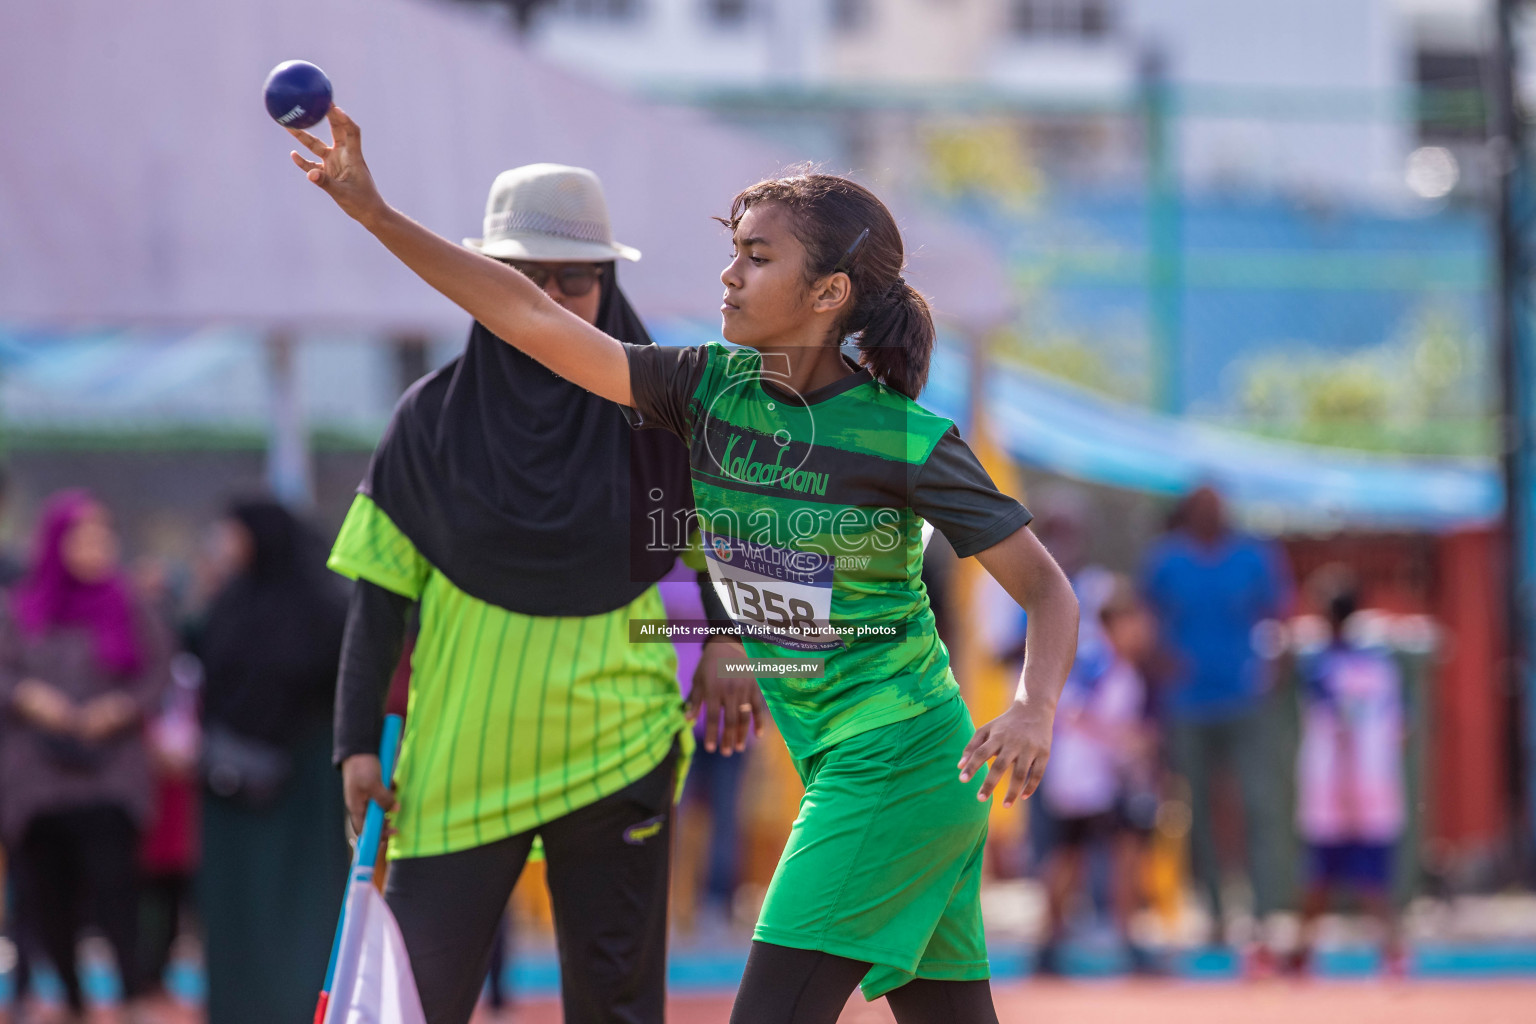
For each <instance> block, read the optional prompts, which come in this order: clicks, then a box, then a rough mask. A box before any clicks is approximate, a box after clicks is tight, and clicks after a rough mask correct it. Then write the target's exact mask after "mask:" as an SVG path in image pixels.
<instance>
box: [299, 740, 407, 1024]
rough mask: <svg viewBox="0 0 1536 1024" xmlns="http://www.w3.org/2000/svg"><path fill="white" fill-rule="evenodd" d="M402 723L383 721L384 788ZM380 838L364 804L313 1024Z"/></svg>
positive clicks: (317, 1023)
mask: <svg viewBox="0 0 1536 1024" xmlns="http://www.w3.org/2000/svg"><path fill="white" fill-rule="evenodd" d="M404 727H405V719H403V718H401V717H400V716H399V715H387V716H385V718H384V738H383V740H382V741H381V742H380V743H379V766H380V768H381V770H382V773H383V776H384V785H385V786H386V787H388V786H390V785H392V784H393V783H394V777H395V755H396V754H398V753H399V751H400V733H401V731H402V730H403V729H404ZM383 838H384V808H382V807H380V806H379V805H378V803H377V802H376V801H373V800H370V801H368V814H367V816H366V817H364V819H363V832H362V835H360V836H358V837H357V845H356V846H355V847H354V848H353V850H352V869H351V871H349V872H348V873H347V894H346V895H345V896H344V897H342V901H341V919H340V920H338V921H337V922H336V937H335V939H333V940H332V941H331V962H330V964H329V965H327V966H326V968H325V985H324V987H322V988H321V989H320V998H319V999H318V1000H317V1001H316V1003H315V1020H314V1024H323V1022H324V1020H325V1011H326V1009H327V1007H328V1006H329V1004H330V1001H331V985H332V983H333V982H335V980H336V963H337V960H338V959H339V957H340V954H341V939H342V935H343V934H344V933H345V932H346V927H347V910H348V909H349V908H348V905H349V904H350V903H351V896H352V886H353V884H354V883H356V882H372V881H373V867H374V864H375V862H376V861H377V860H378V859H379V844H380V843H381V842H382V840H383Z"/></svg>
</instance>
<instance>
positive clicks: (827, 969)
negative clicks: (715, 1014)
mask: <svg viewBox="0 0 1536 1024" xmlns="http://www.w3.org/2000/svg"><path fill="white" fill-rule="evenodd" d="M868 971H869V964H867V963H864V962H863V961H862V960H850V959H848V958H847V957H844V956H833V955H832V954H831V953H823V952H821V951H820V950H815V949H794V948H791V947H789V946H776V945H774V944H773V943H771V942H753V943H752V950H751V952H749V953H748V954H747V969H746V971H745V973H743V974H742V976H741V987H740V988H739V989H737V990H736V1003H735V1005H734V1006H732V1007H731V1024H836V1021H837V1018H838V1016H839V1015H840V1014H842V1012H843V1007H844V1006H846V1005H847V1004H848V997H849V996H851V995H852V994H853V990H854V987H855V986H856V985H858V983H859V979H861V978H863V977H864V975H865V974H866V973H868ZM934 1019H935V1020H940V1019H943V1018H934ZM993 1019H994V1020H996V1018H993ZM956 1024H961V1022H960V1021H959V1019H956Z"/></svg>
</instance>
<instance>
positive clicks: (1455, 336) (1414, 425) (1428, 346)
mask: <svg viewBox="0 0 1536 1024" xmlns="http://www.w3.org/2000/svg"><path fill="white" fill-rule="evenodd" d="M1482 348H1483V346H1482V343H1481V340H1480V339H1479V338H1478V337H1477V335H1476V334H1475V333H1474V332H1473V331H1472V330H1470V329H1469V328H1467V327H1466V326H1465V325H1464V324H1462V323H1460V322H1459V321H1458V320H1457V318H1456V317H1455V316H1454V315H1453V314H1452V313H1450V312H1448V311H1446V310H1444V309H1441V308H1437V307H1433V306H1430V307H1426V308H1423V309H1421V310H1420V311H1419V312H1418V313H1417V314H1416V315H1415V317H1414V318H1413V320H1412V322H1411V323H1410V324H1409V325H1408V327H1407V329H1406V330H1405V331H1404V332H1403V334H1402V335H1401V336H1400V337H1399V338H1397V339H1394V340H1393V341H1390V342H1387V343H1385V344H1383V345H1380V346H1378V347H1376V348H1373V349H1365V350H1362V351H1356V352H1352V353H1347V354H1339V353H1328V352H1321V351H1318V350H1316V349H1313V348H1310V347H1307V346H1303V345H1289V346H1282V348H1281V349H1279V350H1277V351H1274V352H1271V353H1268V354H1266V355H1263V356H1259V357H1256V358H1253V359H1249V360H1246V361H1244V362H1242V363H1239V364H1237V365H1236V366H1235V367H1234V368H1233V371H1234V375H1235V376H1236V377H1237V380H1236V381H1235V384H1236V386H1235V388H1234V389H1233V390H1234V391H1235V393H1236V395H1237V404H1238V406H1239V410H1238V413H1237V415H1236V416H1235V417H1233V418H1232V425H1233V426H1238V427H1241V428H1244V429H1249V430H1253V431H1255V432H1257V433H1262V434H1266V435H1270V436H1275V437H1287V438H1291V439H1294V440H1298V441H1306V442H1310V443H1314V444H1329V445H1337V446H1341V447H1349V448H1365V449H1372V450H1384V451H1401V452H1413V453H1419V454H1436V455H1486V454H1491V453H1492V451H1493V450H1494V440H1495V438H1494V423H1493V417H1492V412H1491V406H1490V395H1489V390H1488V386H1487V381H1488V377H1487V373H1486V360H1485V358H1484V357H1483V355H1482Z"/></svg>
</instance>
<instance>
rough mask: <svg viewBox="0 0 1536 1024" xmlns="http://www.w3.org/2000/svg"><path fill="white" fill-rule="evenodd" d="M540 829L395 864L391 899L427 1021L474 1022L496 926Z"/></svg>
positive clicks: (444, 1023) (386, 889) (386, 895)
mask: <svg viewBox="0 0 1536 1024" xmlns="http://www.w3.org/2000/svg"><path fill="white" fill-rule="evenodd" d="M533 837H534V833H533V832H524V833H522V834H521V835H515V836H509V837H508V838H506V839H502V840H500V841H498V842H494V843H487V844H485V845H484V846H476V847H474V848H473V849H469V850H461V851H459V852H457V853H445V854H442V855H440V856H436V857H408V858H403V859H401V860H397V861H394V862H393V863H392V864H390V866H389V880H388V882H387V883H386V884H385V887H384V898H385V899H386V900H387V901H388V903H389V909H390V911H391V912H392V913H393V914H394V915H395V920H396V921H397V922H398V923H399V925H400V934H401V937H402V938H404V939H405V948H406V952H408V953H409V954H410V957H411V972H412V973H413V974H414V975H415V977H416V990H417V991H418V992H419V993H420V994H421V1008H422V1010H423V1011H425V1013H426V1015H427V1024H467V1022H468V1020H469V1017H470V1014H472V1013H474V1011H475V1002H476V1000H478V999H479V998H480V988H481V985H482V984H484V982H485V972H486V971H487V970H488V969H489V967H490V960H491V944H492V943H493V941H494V940H495V936H496V925H497V923H498V922H499V921H500V920H501V915H502V912H503V911H504V910H505V909H506V906H507V900H508V899H510V898H511V896H512V886H513V885H515V884H516V883H517V876H518V875H519V874H521V873H522V870H523V864H524V863H526V862H527V860H528V851H529V850H530V849H532V847H533Z"/></svg>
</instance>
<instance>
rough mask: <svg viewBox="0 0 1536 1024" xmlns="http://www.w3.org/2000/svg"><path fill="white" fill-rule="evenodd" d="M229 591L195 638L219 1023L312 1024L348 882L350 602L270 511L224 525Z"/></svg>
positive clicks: (318, 559) (299, 527)
mask: <svg viewBox="0 0 1536 1024" xmlns="http://www.w3.org/2000/svg"><path fill="white" fill-rule="evenodd" d="M217 536H218V538H219V543H218V546H219V548H220V549H221V561H223V562H224V563H225V571H226V572H228V573H230V575H229V578H228V581H227V582H226V583H225V584H224V586H223V588H222V589H221V590H220V591H219V592H218V594H217V596H216V597H215V598H214V599H213V603H212V605H211V607H210V609H209V611H208V615H207V618H206V621H205V622H204V623H203V625H202V628H201V630H200V631H199V633H200V635H199V639H198V642H197V647H198V654H199V656H200V657H201V658H202V660H203V666H204V672H205V676H206V681H205V683H204V697H203V729H204V734H203V735H204V741H203V742H204V750H203V765H202V775H203V780H204V803H203V863H202V872H201V878H200V886H199V890H200V891H199V895H200V897H201V899H200V904H201V908H202V914H203V923H204V928H205V932H206V945H207V954H206V955H207V964H208V1018H209V1024H241V1022H246V1021H249V1022H251V1024H271V1022H273V1021H290V1020H306V1019H308V1017H309V1015H310V1014H311V1013H312V1011H313V1006H314V1000H315V995H316V993H317V992H319V990H320V985H321V983H322V981H323V980H324V974H325V965H326V962H327V960H328V958H329V955H330V946H331V937H332V932H333V930H334V928H335V924H336V914H337V912H338V910H339V908H340V906H341V899H342V893H343V890H344V888H345V884H346V875H347V861H348V854H347V845H346V840H345V836H344V835H343V832H342V822H343V817H344V815H343V810H344V808H343V804H342V799H341V787H340V785H339V784H338V782H337V779H336V773H335V771H334V770H333V769H332V768H331V760H330V733H331V704H332V699H333V696H334V693H335V686H336V665H337V660H338V658H339V655H340V651H341V634H342V629H343V626H344V623H345V618H346V598H345V595H344V594H343V593H341V591H340V589H339V588H338V587H337V585H336V584H335V582H334V581H333V580H332V579H331V578H330V577H329V576H328V574H327V573H326V572H325V553H324V549H323V548H322V547H321V546H320V544H319V541H318V539H317V538H315V537H314V536H313V535H312V534H311V533H310V531H309V530H308V529H307V528H306V527H305V526H304V525H303V524H302V523H301V522H300V521H299V520H298V519H296V518H295V517H294V516H293V515H292V513H290V512H289V511H288V510H286V509H285V508H283V507H282V506H281V505H277V504H275V503H271V502H261V501H253V502H243V503H239V504H236V505H235V506H234V507H233V508H232V509H231V510H230V513H229V515H228V517H227V518H226V519H225V520H224V521H223V522H222V523H221V524H220V525H219V528H218V534H217Z"/></svg>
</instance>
